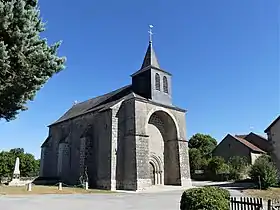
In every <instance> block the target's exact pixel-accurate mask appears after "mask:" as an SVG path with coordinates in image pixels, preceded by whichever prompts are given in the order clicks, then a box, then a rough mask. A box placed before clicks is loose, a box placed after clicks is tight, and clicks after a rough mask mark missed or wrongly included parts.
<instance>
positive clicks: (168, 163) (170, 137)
mask: <svg viewBox="0 0 280 210" xmlns="http://www.w3.org/2000/svg"><path fill="white" fill-rule="evenodd" d="M147 129H148V130H147V133H148V135H149V153H150V156H155V157H157V160H159V161H157V162H158V163H159V164H158V165H159V166H160V167H157V166H155V167H154V170H155V169H156V171H155V175H154V177H155V182H156V184H164V185H181V176H180V161H179V145H178V138H177V128H176V125H175V122H174V121H173V119H172V117H171V116H170V115H169V114H167V113H166V112H164V111H156V112H154V113H153V114H152V115H151V116H150V118H149V121H148V126H147ZM161 160H162V162H161ZM150 167H151V166H150ZM150 173H151V172H150Z"/></svg>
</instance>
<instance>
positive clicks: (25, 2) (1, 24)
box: [0, 0, 66, 121]
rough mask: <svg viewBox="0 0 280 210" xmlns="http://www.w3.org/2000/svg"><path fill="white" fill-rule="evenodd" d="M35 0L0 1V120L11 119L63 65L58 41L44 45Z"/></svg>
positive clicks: (24, 108) (43, 29)
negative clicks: (58, 53)
mask: <svg viewBox="0 0 280 210" xmlns="http://www.w3.org/2000/svg"><path fill="white" fill-rule="evenodd" d="M44 26H45V24H44V23H43V22H42V19H41V18H40V11H39V8H38V1H37V0H0V119H5V120H7V121H9V120H12V119H15V117H16V115H17V114H18V113H19V112H20V111H23V110H26V109H27V107H26V103H27V102H28V101H29V100H33V99H34V97H35V94H36V92H37V91H38V90H39V89H40V88H41V87H42V86H43V85H44V84H45V83H46V82H47V80H48V79H49V78H50V77H52V76H53V75H54V74H55V73H58V72H59V71H61V70H62V69H63V68H64V64H65V61H66V59H65V57H58V56H57V51H58V48H59V46H60V44H61V42H57V43H55V44H53V45H48V43H47V40H46V39H42V38H41V37H40V33H41V32H43V31H45V27H44Z"/></svg>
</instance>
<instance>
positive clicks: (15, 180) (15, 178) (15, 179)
mask: <svg viewBox="0 0 280 210" xmlns="http://www.w3.org/2000/svg"><path fill="white" fill-rule="evenodd" d="M9 186H21V181H20V170H19V158H18V157H17V158H16V162H15V169H14V173H13V179H12V181H10V182H9Z"/></svg>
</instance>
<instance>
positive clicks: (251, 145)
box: [231, 135, 265, 152]
mask: <svg viewBox="0 0 280 210" xmlns="http://www.w3.org/2000/svg"><path fill="white" fill-rule="evenodd" d="M231 136H232V137H233V138H235V139H236V140H238V141H239V142H241V143H242V144H244V145H245V146H247V147H249V148H250V149H252V150H254V151H258V152H265V151H263V150H262V149H260V148H259V147H257V146H256V145H255V144H253V143H251V142H249V141H248V140H246V139H244V138H240V137H237V136H233V135H231Z"/></svg>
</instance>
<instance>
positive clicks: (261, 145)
mask: <svg viewBox="0 0 280 210" xmlns="http://www.w3.org/2000/svg"><path fill="white" fill-rule="evenodd" d="M268 145H269V143H268V141H267V140H266V139H265V138H264V137H262V136H259V135H257V134H255V133H250V134H248V135H231V134H228V135H227V136H226V137H225V138H224V139H223V140H222V141H221V142H220V143H219V144H218V146H217V147H216V148H215V149H214V151H213V152H212V155H213V156H220V157H223V158H224V159H225V160H226V161H228V160H229V159H230V158H231V157H234V156H240V157H245V158H246V159H247V160H248V162H249V163H250V164H254V162H255V160H256V159H257V158H258V157H260V156H261V155H263V154H266V153H267V151H268V148H269V146H268Z"/></svg>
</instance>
